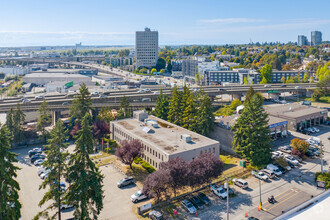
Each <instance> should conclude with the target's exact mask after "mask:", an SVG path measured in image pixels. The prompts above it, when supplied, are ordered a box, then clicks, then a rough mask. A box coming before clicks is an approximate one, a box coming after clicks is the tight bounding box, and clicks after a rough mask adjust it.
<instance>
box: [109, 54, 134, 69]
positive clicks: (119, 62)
mask: <svg viewBox="0 0 330 220" xmlns="http://www.w3.org/2000/svg"><path fill="white" fill-rule="evenodd" d="M133 60H134V59H133V57H132V56H128V57H105V58H104V62H106V63H109V64H111V65H112V66H113V67H118V66H126V65H133Z"/></svg>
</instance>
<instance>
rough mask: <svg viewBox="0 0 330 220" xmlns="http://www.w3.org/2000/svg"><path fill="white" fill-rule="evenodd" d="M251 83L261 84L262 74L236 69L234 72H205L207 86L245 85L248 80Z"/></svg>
mask: <svg viewBox="0 0 330 220" xmlns="http://www.w3.org/2000/svg"><path fill="white" fill-rule="evenodd" d="M247 77H248V79H249V80H250V83H252V82H253V83H254V84H257V83H259V82H260V74H259V73H257V72H255V71H254V70H250V69H234V70H231V71H229V70H220V71H208V70H206V71H204V84H205V85H219V84H222V83H224V82H230V83H240V84H243V83H244V79H245V78H247Z"/></svg>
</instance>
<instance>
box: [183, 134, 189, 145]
mask: <svg viewBox="0 0 330 220" xmlns="http://www.w3.org/2000/svg"><path fill="white" fill-rule="evenodd" d="M181 140H183V141H185V142H186V143H189V142H191V136H190V135H189V134H183V135H181Z"/></svg>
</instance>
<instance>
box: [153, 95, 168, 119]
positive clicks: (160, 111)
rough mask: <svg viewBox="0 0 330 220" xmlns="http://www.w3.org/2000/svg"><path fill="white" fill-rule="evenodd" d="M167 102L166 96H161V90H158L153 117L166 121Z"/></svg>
mask: <svg viewBox="0 0 330 220" xmlns="http://www.w3.org/2000/svg"><path fill="white" fill-rule="evenodd" d="M168 108H169V102H168V97H167V95H165V94H163V90H162V89H161V90H160V94H159V95H158V98H157V101H156V108H155V115H156V117H158V118H161V119H164V120H167V115H168Z"/></svg>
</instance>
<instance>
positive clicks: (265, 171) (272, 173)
mask: <svg viewBox="0 0 330 220" xmlns="http://www.w3.org/2000/svg"><path fill="white" fill-rule="evenodd" d="M261 171H262V172H263V173H264V174H265V175H266V176H267V177H269V178H270V179H273V178H274V177H275V173H274V172H273V171H271V170H268V169H263V170H261Z"/></svg>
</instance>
